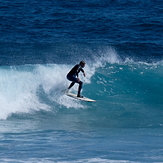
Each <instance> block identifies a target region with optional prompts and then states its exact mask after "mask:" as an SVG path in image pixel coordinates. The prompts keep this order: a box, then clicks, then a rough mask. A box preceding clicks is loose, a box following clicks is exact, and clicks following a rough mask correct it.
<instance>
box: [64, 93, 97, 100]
mask: <svg viewBox="0 0 163 163" xmlns="http://www.w3.org/2000/svg"><path fill="white" fill-rule="evenodd" d="M65 94H66V95H67V96H69V97H72V98H75V99H78V100H82V101H87V102H96V101H95V100H92V99H90V98H87V97H77V95H76V94H73V93H65Z"/></svg>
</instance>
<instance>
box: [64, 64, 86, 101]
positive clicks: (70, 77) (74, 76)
mask: <svg viewBox="0 0 163 163" xmlns="http://www.w3.org/2000/svg"><path fill="white" fill-rule="evenodd" d="M84 67H85V62H84V61H81V62H80V63H79V64H77V65H75V66H74V67H73V68H72V69H71V70H70V72H69V73H68V74H67V79H68V80H70V81H72V83H71V84H70V85H69V87H68V89H67V91H66V92H67V93H68V92H69V90H70V88H71V87H73V85H74V84H75V83H78V84H79V87H78V94H77V97H80V98H82V97H83V96H82V95H80V91H81V89H82V85H83V82H82V81H81V80H80V79H79V77H78V74H79V72H80V71H81V72H83V75H84V77H85V76H86V74H85V72H84V70H83V68H84Z"/></svg>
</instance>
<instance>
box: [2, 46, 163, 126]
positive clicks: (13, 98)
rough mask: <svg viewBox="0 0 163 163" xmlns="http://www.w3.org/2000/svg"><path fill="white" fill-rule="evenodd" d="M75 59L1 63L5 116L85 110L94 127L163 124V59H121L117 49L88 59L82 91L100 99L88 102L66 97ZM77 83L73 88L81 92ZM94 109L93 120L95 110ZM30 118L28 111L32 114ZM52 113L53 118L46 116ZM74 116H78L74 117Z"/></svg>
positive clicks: (87, 118)
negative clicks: (23, 63) (65, 92)
mask: <svg viewBox="0 0 163 163" xmlns="http://www.w3.org/2000/svg"><path fill="white" fill-rule="evenodd" d="M72 66H73V65H72V64H71V65H70V64H33V65H31V64H27V65H19V66H3V67H1V68H0V89H1V92H0V101H1V104H0V112H1V114H0V119H7V118H12V117H15V116H18V115H19V116H24V115H26V116H27V115H31V114H32V115H35V116H38V115H39V114H45V113H48V114H45V115H46V116H49V115H51V114H52V115H53V116H55V117H57V116H59V115H60V113H62V114H65V115H66V114H67V111H68V110H69V111H70V110H71V111H72V112H75V113H76V112H77V113H78V114H83V110H85V111H87V113H88V114H87V115H85V116H84V118H85V120H84V121H87V122H88V123H87V124H86V125H91V126H93V127H97V126H99V127H102V128H103V127H106V128H108V127H113V128H114V127H160V126H162V125H163V120H162V114H163V113H162V105H163V97H162V91H163V88H162V84H163V80H162V75H161V74H162V70H163V67H162V61H160V62H153V63H147V62H139V61H134V60H133V59H130V58H127V57H126V58H125V59H120V57H119V56H118V54H116V51H115V50H113V49H111V48H110V49H109V50H108V51H107V52H106V53H103V54H101V55H96V56H95V57H94V58H93V59H91V60H87V65H86V67H85V71H86V74H87V76H86V78H84V77H83V76H82V75H81V76H80V78H81V80H83V82H84V87H83V90H82V94H83V95H84V96H86V97H89V98H92V99H95V100H97V102H96V103H93V104H92V103H85V102H81V101H78V100H74V99H72V98H70V97H67V96H65V95H64V94H63V93H62V91H63V90H65V89H66V88H67V87H68V85H69V84H70V83H69V81H67V79H66V74H67V72H68V71H69V70H70V69H71V68H72ZM77 88H78V85H77V84H76V85H75V86H74V87H73V88H72V90H71V91H72V92H74V93H76V92H77ZM90 114H91V120H90V116H89V115H90ZM27 117H28V116H27ZM47 118H48V117H47ZM69 121H73V120H72V119H69Z"/></svg>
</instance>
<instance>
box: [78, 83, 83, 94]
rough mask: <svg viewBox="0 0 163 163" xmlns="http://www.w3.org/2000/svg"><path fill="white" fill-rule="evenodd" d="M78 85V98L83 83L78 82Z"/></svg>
mask: <svg viewBox="0 0 163 163" xmlns="http://www.w3.org/2000/svg"><path fill="white" fill-rule="evenodd" d="M78 84H79V88H78V96H80V92H81V89H82V85H83V82H82V81H80V82H78Z"/></svg>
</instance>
